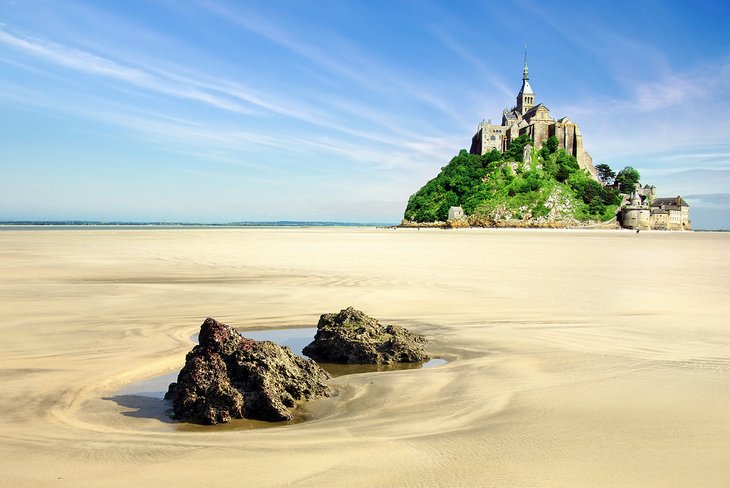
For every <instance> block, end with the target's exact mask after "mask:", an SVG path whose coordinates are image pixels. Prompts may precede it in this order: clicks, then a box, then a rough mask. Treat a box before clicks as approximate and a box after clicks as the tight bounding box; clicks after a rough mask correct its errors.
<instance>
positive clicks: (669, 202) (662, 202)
mask: <svg viewBox="0 0 730 488" xmlns="http://www.w3.org/2000/svg"><path fill="white" fill-rule="evenodd" d="M651 206H652V207H689V204H688V203H687V202H685V201H684V199H683V198H682V197H680V196H676V197H671V198H655V199H654V201H653V202H651Z"/></svg>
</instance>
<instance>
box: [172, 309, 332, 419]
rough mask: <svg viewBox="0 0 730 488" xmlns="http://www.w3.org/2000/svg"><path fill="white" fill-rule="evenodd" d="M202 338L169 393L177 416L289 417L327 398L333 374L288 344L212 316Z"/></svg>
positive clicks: (207, 321)
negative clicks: (250, 334) (303, 403)
mask: <svg viewBox="0 0 730 488" xmlns="http://www.w3.org/2000/svg"><path fill="white" fill-rule="evenodd" d="M198 341H199V344H198V345H196V346H195V347H194V348H193V349H192V351H190V352H189V353H188V354H187V356H186V357H185V366H184V367H183V368H182V370H180V374H179V375H178V378H177V382H176V383H172V384H170V387H169V389H168V391H167V394H166V395H165V398H166V399H168V400H172V406H173V412H174V416H175V418H176V419H179V420H186V421H191V422H199V423H203V424H217V423H221V422H228V421H230V420H231V419H232V418H249V419H258V420H269V421H280V420H291V418H292V414H291V411H290V409H291V408H292V407H294V406H295V402H297V401H300V400H310V399H314V398H317V397H322V396H329V393H330V389H329V387H328V386H327V384H326V381H327V380H328V379H330V375H329V374H328V373H327V372H326V371H325V370H323V369H322V368H321V367H319V366H318V365H317V364H316V363H315V362H314V361H312V360H309V359H306V358H302V357H299V356H296V355H294V354H292V352H291V350H290V349H289V348H288V347H282V346H280V345H278V344H275V343H273V342H270V341H255V340H253V339H247V338H245V337H242V336H241V335H240V334H239V333H238V331H236V330H235V329H234V328H233V327H231V326H229V325H226V324H223V323H220V322H218V321H217V320H215V319H212V318H207V319H205V322H203V325H201V326H200V335H199V338H198Z"/></svg>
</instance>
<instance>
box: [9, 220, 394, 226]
mask: <svg viewBox="0 0 730 488" xmlns="http://www.w3.org/2000/svg"><path fill="white" fill-rule="evenodd" d="M395 225H397V224H395V223H385V222H365V223H361V222H328V221H297V220H277V221H260V222H259V221H251V222H225V223H217V222H207V223H196V222H124V221H118V222H116V221H112V222H104V221H91V220H90V221H85V220H60V221H55V220H7V221H0V228H8V227H48V228H53V227H89V228H91V227H114V228H124V227H134V228H138V227H145V228H190V227H200V228H241V227H393V226H395Z"/></svg>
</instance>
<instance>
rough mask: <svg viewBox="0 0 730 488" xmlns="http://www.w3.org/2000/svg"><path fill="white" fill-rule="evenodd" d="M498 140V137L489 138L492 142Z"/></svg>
mask: <svg viewBox="0 0 730 488" xmlns="http://www.w3.org/2000/svg"><path fill="white" fill-rule="evenodd" d="M496 139H497V138H496V137H494V136H492V137H490V138H489V140H491V141H494V140H496Z"/></svg>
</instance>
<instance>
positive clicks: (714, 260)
mask: <svg viewBox="0 0 730 488" xmlns="http://www.w3.org/2000/svg"><path fill="white" fill-rule="evenodd" d="M729 296H730V233H710V232H706V233H700V232H696V233H689V232H685V233H669V232H641V233H640V234H636V233H634V232H626V231H588V230H585V231H579V230H574V231H567V230H522V229H459V230H441V229H421V230H417V229H377V228H338V227H327V228H286V229H282V228H250V229H249V228H246V229H235V228H233V229H227V228H221V229H207V228H190V229H185V228H182V229H177V228H165V229H145V228H140V229H137V228H132V229H114V228H105V229H98V228H89V229H64V228H62V227H59V228H53V229H51V228H49V229H45V228H44V229H30V228H29V229H21V230H17V229H5V230H0V316H2V321H0V333H1V334H2V340H0V378H1V379H2V381H1V382H0V391H1V393H2V394H0V439H1V442H0V486H15V487H42V486H54V487H64V486H68V487H86V486H88V487H99V486H120V487H121V486H125V487H127V486H179V487H193V486H195V487H197V486H257V487H278V486H318V487H322V486H351V487H360V486H362V487H371V486H379V487H391V486H392V487H430V486H475V487H476V486H487V487H491V486H493V487H529V486H535V487H537V486H545V487H573V486H575V487H588V486H589V487H616V486H621V487H688V486H701V487H726V486H729V485H730V466H729V465H728V462H727V460H728V459H730V300H728V297H729ZM347 306H354V307H355V308H358V309H361V310H363V311H364V312H365V313H367V314H368V315H371V316H373V317H376V318H378V319H379V320H380V321H381V322H385V323H394V324H398V325H403V326H405V327H408V328H409V329H411V330H413V331H415V332H418V333H421V334H423V335H425V336H426V337H427V338H428V339H429V346H428V351H429V352H430V353H431V355H432V356H434V357H439V358H444V359H446V360H448V363H447V364H445V365H442V366H438V367H435V368H428V369H411V370H403V371H390V372H376V373H367V374H356V375H347V376H341V377H338V378H335V379H334V380H333V381H332V386H333V387H334V389H335V391H336V394H335V395H333V396H332V397H331V398H326V399H320V400H316V401H314V402H310V403H308V404H306V405H304V406H303V407H302V411H303V414H304V416H305V418H306V419H307V420H305V421H304V422H301V423H298V424H294V425H283V426H276V427H272V428H263V429H261V428H259V429H246V428H243V427H236V426H224V427H222V428H218V427H215V428H209V427H202V426H187V427H186V426H182V427H181V426H178V425H176V424H174V423H171V422H170V420H169V419H167V418H160V417H159V416H156V414H154V409H152V408H150V407H149V405H148V404H147V403H145V402H146V400H144V399H143V398H137V397H134V396H132V395H124V394H121V393H120V392H121V391H122V390H123V389H124V388H125V386H127V385H129V384H130V383H133V382H136V381H141V380H144V379H146V378H150V377H154V376H156V375H161V374H164V373H169V372H172V371H175V370H176V369H179V368H180V367H181V366H182V364H183V362H184V358H185V354H186V352H187V351H189V350H190V349H191V347H192V346H193V342H192V341H191V336H193V335H194V334H195V333H196V332H197V330H198V328H199V326H200V324H201V323H202V322H203V320H204V319H205V318H206V317H214V318H216V319H217V320H219V321H222V322H225V323H228V324H230V325H233V326H235V327H237V328H239V329H241V330H242V331H243V332H244V334H245V329H266V328H284V327H288V328H291V327H314V326H315V325H316V323H317V320H318V318H319V315H320V314H322V313H329V312H337V311H339V310H340V309H343V308H345V307H347Z"/></svg>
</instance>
